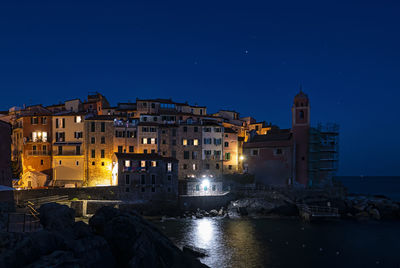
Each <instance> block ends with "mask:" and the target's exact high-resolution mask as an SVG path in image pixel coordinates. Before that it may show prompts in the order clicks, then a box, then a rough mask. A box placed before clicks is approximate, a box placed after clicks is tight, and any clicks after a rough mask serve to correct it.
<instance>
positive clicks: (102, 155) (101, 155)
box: [100, 150, 105, 158]
mask: <svg viewBox="0 0 400 268" xmlns="http://www.w3.org/2000/svg"><path fill="white" fill-rule="evenodd" d="M100 157H101V158H104V157H105V152H104V150H101V151H100Z"/></svg>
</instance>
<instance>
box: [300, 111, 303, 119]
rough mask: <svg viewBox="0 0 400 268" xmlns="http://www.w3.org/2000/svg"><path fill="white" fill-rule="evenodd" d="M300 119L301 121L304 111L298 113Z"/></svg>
mask: <svg viewBox="0 0 400 268" xmlns="http://www.w3.org/2000/svg"><path fill="white" fill-rule="evenodd" d="M300 118H301V119H303V118H304V111H300Z"/></svg>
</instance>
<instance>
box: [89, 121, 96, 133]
mask: <svg viewBox="0 0 400 268" xmlns="http://www.w3.org/2000/svg"><path fill="white" fill-rule="evenodd" d="M90 131H91V132H95V131H96V124H95V122H90Z"/></svg>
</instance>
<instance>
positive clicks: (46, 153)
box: [28, 150, 51, 156]
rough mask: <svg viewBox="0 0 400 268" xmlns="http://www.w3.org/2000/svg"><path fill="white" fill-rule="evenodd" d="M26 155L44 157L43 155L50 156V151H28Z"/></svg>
mask: <svg viewBox="0 0 400 268" xmlns="http://www.w3.org/2000/svg"><path fill="white" fill-rule="evenodd" d="M28 155H29V156H45V155H51V152H50V151H37V150H29V151H28Z"/></svg>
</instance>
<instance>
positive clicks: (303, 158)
mask: <svg viewBox="0 0 400 268" xmlns="http://www.w3.org/2000/svg"><path fill="white" fill-rule="evenodd" d="M309 129H310V103H309V100H308V96H307V94H305V93H304V92H303V91H302V89H301V87H300V92H299V93H298V94H297V95H296V96H295V97H294V102H293V106H292V133H293V140H294V154H295V155H294V156H295V159H294V162H295V170H294V173H295V174H294V177H295V178H294V179H295V180H296V181H297V182H298V183H301V184H303V185H304V186H307V183H308V139H309V138H308V134H309Z"/></svg>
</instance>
